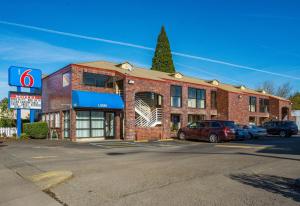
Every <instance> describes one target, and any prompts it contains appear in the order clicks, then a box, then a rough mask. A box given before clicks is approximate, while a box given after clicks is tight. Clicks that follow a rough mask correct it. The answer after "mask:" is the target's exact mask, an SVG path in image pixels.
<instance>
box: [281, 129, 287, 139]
mask: <svg viewBox="0 0 300 206" xmlns="http://www.w3.org/2000/svg"><path fill="white" fill-rule="evenodd" d="M279 136H280V137H286V136H287V133H286V131H284V130H281V131H280V133H279Z"/></svg>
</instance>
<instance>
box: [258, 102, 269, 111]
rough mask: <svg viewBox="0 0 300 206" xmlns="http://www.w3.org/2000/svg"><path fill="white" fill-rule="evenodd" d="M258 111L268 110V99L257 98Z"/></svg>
mask: <svg viewBox="0 0 300 206" xmlns="http://www.w3.org/2000/svg"><path fill="white" fill-rule="evenodd" d="M259 112H263V113H267V112H269V100H268V99H259Z"/></svg>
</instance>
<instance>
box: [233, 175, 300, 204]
mask: <svg viewBox="0 0 300 206" xmlns="http://www.w3.org/2000/svg"><path fill="white" fill-rule="evenodd" d="M229 177H230V178H231V179H233V180H236V181H238V182H240V183H243V184H246V185H250V186H252V187H255V188H261V189H264V190H266V191H268V192H272V193H275V194H280V195H282V196H284V197H287V198H291V199H293V200H295V201H297V202H300V190H299V188H296V186H295V180H294V179H291V178H286V177H279V176H274V175H264V174H261V175H253V174H233V175H230V176H229Z"/></svg>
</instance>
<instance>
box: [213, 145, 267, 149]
mask: <svg viewBox="0 0 300 206" xmlns="http://www.w3.org/2000/svg"><path fill="white" fill-rule="evenodd" d="M215 147H227V148H240V149H266V148H270V147H272V146H271V145H266V146H249V145H224V144H220V145H215Z"/></svg>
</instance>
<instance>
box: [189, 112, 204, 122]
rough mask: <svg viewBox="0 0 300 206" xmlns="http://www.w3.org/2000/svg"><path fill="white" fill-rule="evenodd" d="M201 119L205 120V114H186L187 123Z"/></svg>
mask: <svg viewBox="0 0 300 206" xmlns="http://www.w3.org/2000/svg"><path fill="white" fill-rule="evenodd" d="M201 120H205V115H195V114H189V115H188V123H192V122H198V121H201Z"/></svg>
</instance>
